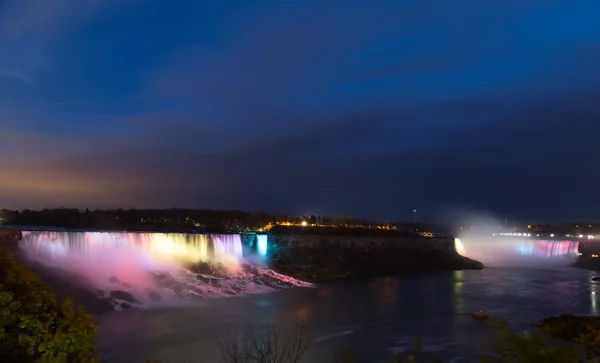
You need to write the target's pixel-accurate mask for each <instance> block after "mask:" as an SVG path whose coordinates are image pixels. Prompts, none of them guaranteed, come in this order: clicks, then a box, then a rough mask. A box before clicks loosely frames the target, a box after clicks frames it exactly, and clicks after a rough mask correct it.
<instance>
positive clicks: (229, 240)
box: [213, 234, 243, 259]
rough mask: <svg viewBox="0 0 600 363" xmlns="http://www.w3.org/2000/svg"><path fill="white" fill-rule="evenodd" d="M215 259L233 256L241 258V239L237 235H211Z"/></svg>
mask: <svg viewBox="0 0 600 363" xmlns="http://www.w3.org/2000/svg"><path fill="white" fill-rule="evenodd" d="M213 240H214V246H215V257H216V258H222V257H226V256H233V257H236V258H238V259H239V258H242V257H243V256H242V254H243V253H242V239H241V238H240V235H239V234H222V235H213Z"/></svg>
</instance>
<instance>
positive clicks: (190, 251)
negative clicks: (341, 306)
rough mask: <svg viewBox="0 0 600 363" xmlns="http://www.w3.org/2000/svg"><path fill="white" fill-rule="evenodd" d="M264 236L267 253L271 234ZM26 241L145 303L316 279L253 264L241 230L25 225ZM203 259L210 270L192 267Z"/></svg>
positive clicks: (44, 259) (37, 256) (53, 260)
mask: <svg viewBox="0 0 600 363" xmlns="http://www.w3.org/2000/svg"><path fill="white" fill-rule="evenodd" d="M259 241H260V243H259V245H260V248H259V249H260V251H259V252H260V254H262V252H263V251H265V252H266V249H267V247H266V245H267V244H268V241H267V236H266V235H265V236H262V238H260V239H259ZM20 247H21V248H22V249H23V250H24V251H25V253H26V254H27V256H28V257H29V258H30V259H31V260H34V261H38V262H39V263H41V264H43V265H45V266H47V267H50V268H55V269H60V270H62V271H65V272H67V273H71V274H73V275H74V276H75V275H76V276H83V277H84V278H85V281H86V285H87V287H88V288H89V289H90V290H93V291H95V292H98V293H99V294H100V295H102V294H103V296H100V297H104V296H106V297H108V296H110V294H111V292H114V291H115V290H121V291H126V292H127V293H129V294H131V295H133V296H134V297H135V300H137V301H139V302H140V304H139V305H144V306H152V305H156V304H164V303H165V302H169V301H170V302H177V301H182V300H190V299H191V300H193V299H197V298H206V297H224V296H232V295H240V294H251V293H264V292H268V291H272V290H274V289H277V288H284V287H292V286H308V285H310V284H306V283H303V282H300V281H297V280H295V279H293V278H291V277H288V276H284V275H281V274H278V273H276V272H275V271H272V270H270V269H268V268H267V267H266V266H264V265H263V266H261V265H254V264H250V263H249V262H248V261H246V259H245V258H244V256H243V246H242V241H241V238H240V235H237V234H232V235H209V234H183V233H170V234H169V233H128V232H47V231H45V232H41V231H24V232H23V240H22V242H21V243H20ZM199 262H207V263H208V264H207V265H205V266H204V267H203V268H204V270H201V271H198V270H197V269H196V270H194V268H192V266H194V265H197V264H198V263H199ZM207 266H209V267H207ZM210 266H220V267H216V268H215V267H210ZM207 269H208V270H207ZM193 271H196V272H193ZM215 271H216V272H215ZM149 294H153V296H154V297H156V296H160V299H158V300H160V302H157V298H155V299H149V298H148V296H149Z"/></svg>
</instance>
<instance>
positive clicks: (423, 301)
mask: <svg viewBox="0 0 600 363" xmlns="http://www.w3.org/2000/svg"><path fill="white" fill-rule="evenodd" d="M593 275H594V274H593V273H590V272H587V271H581V270H578V269H573V268H565V267H557V268H546V269H542V268H539V269H533V268H528V269H523V268H521V269H518V268H514V269H506V268H488V269H485V270H482V271H455V272H441V273H429V274H420V275H410V276H394V277H385V278H378V279H372V280H365V281H343V282H335V283H330V284H323V285H322V286H320V287H319V288H316V289H296V290H288V291H281V292H277V293H274V294H270V295H268V296H264V297H258V296H257V297H249V298H240V299H228V300H226V301H224V300H219V301H217V300H214V301H208V302H207V303H206V304H205V305H203V306H201V307H198V308H195V309H179V310H162V311H149V312H131V313H127V314H123V313H121V314H120V315H117V314H109V315H106V316H100V317H99V318H98V319H99V320H98V324H99V326H100V337H99V341H98V343H99V347H100V352H101V354H102V356H103V357H104V358H107V360H106V362H107V363H121V362H122V363H129V362H134V361H144V360H145V359H146V358H147V357H148V356H151V357H156V358H161V359H163V360H168V361H172V362H180V361H193V360H194V359H196V358H197V356H198V354H200V353H199V351H201V352H202V353H201V354H202V357H203V358H204V357H206V358H205V360H203V361H204V362H206V363H212V362H217V360H216V359H212V357H214V356H216V347H215V344H214V337H215V335H219V334H222V333H224V332H225V331H226V328H228V327H229V326H230V324H232V323H233V324H239V325H244V324H252V325H257V324H262V323H265V322H269V321H272V320H274V321H275V322H277V324H279V326H281V327H284V328H285V327H287V326H290V325H291V324H292V323H293V322H294V321H295V319H297V318H298V317H300V318H302V320H304V321H305V322H306V324H307V326H308V328H309V334H310V337H309V338H310V339H309V340H310V347H309V350H308V352H307V356H306V360H305V362H306V363H311V362H328V361H331V357H332V354H333V353H332V352H333V351H334V350H336V349H338V348H341V347H344V346H351V347H353V348H354V350H356V351H357V352H358V353H359V354H363V355H364V356H368V357H370V358H372V360H369V361H374V362H380V361H382V359H383V358H384V357H385V356H386V355H388V354H390V352H392V351H393V350H396V351H398V350H402V349H408V348H409V347H411V346H412V344H413V343H414V341H415V338H416V337H422V338H423V341H424V344H425V346H426V347H429V348H430V349H432V348H435V349H442V350H444V351H445V354H446V355H447V356H466V357H470V356H474V355H476V354H477V353H478V349H480V348H479V347H478V342H479V339H478V334H479V333H481V332H482V329H484V328H483V327H484V325H483V324H481V322H479V321H476V320H474V319H473V318H472V317H471V313H472V312H474V311H476V310H479V309H482V310H484V311H486V312H487V313H488V314H489V315H491V316H492V317H493V318H498V319H505V320H509V321H511V322H512V323H513V325H514V326H515V327H517V328H519V329H528V328H530V325H531V324H532V323H535V322H536V321H537V320H539V319H541V318H543V317H546V316H550V315H555V314H561V313H573V314H596V313H597V307H596V306H597V299H598V296H597V295H598V294H597V291H598V286H597V285H596V283H594V282H593V281H591V277H592V276H593ZM258 300H261V301H263V300H265V301H263V302H262V303H260V304H258V303H257V301H258Z"/></svg>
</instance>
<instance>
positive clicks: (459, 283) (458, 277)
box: [452, 270, 467, 315]
mask: <svg viewBox="0 0 600 363" xmlns="http://www.w3.org/2000/svg"><path fill="white" fill-rule="evenodd" d="M452 274H453V275H454V276H453V277H454V279H453V285H452V286H453V287H454V290H453V298H454V301H453V304H454V311H455V312H456V314H458V315H463V314H466V313H467V312H466V311H465V307H464V304H462V293H463V284H464V282H463V279H464V271H462V270H460V271H454V272H453V273H452Z"/></svg>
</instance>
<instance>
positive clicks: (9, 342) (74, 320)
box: [0, 252, 98, 363]
mask: <svg viewBox="0 0 600 363" xmlns="http://www.w3.org/2000/svg"><path fill="white" fill-rule="evenodd" d="M95 335H96V325H95V324H94V321H93V319H92V316H91V315H89V314H86V313H85V312H84V311H83V310H81V309H74V307H73V304H72V302H71V301H70V300H65V301H64V303H63V304H62V305H59V304H58V303H57V301H56V296H55V295H54V294H53V293H52V291H51V290H50V288H49V287H48V286H46V285H45V284H44V283H43V282H42V281H41V280H40V279H39V277H38V276H36V275H35V274H34V273H33V272H31V271H29V270H27V269H25V268H24V267H22V266H21V265H20V264H18V263H17V262H16V261H15V260H14V258H13V257H12V256H11V255H10V254H8V253H6V252H3V253H1V254H0V361H1V362H3V363H13V362H14V363H29V362H35V363H96V362H98V360H97V358H96V348H95V345H94V337H95Z"/></svg>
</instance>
